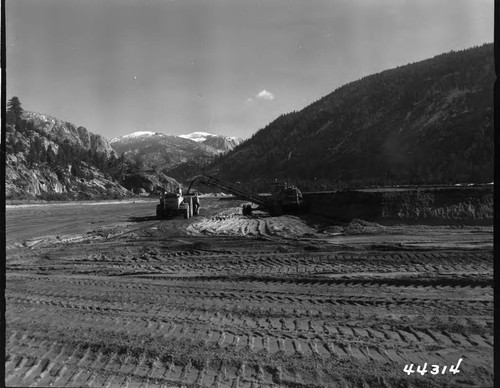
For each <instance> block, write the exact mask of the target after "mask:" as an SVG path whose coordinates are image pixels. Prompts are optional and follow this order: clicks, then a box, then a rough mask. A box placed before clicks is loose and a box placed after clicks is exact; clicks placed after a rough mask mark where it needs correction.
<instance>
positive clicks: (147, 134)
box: [110, 131, 157, 143]
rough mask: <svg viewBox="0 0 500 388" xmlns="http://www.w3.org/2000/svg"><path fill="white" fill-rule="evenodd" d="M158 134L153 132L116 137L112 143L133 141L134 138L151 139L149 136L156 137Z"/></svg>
mask: <svg viewBox="0 0 500 388" xmlns="http://www.w3.org/2000/svg"><path fill="white" fill-rule="evenodd" d="M156 134H157V133H156V132H151V131H137V132H134V133H130V134H128V135H124V136H120V137H115V138H113V139H111V140H110V143H114V142H115V141H119V140H125V139H133V138H137V137H149V136H154V135H156Z"/></svg>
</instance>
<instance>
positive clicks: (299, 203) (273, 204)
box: [188, 174, 304, 216]
mask: <svg viewBox="0 0 500 388" xmlns="http://www.w3.org/2000/svg"><path fill="white" fill-rule="evenodd" d="M195 182H199V183H202V184H204V185H206V186H211V187H218V188H220V189H222V190H223V191H224V192H227V193H230V194H233V195H234V196H236V197H237V198H241V199H245V200H247V201H249V202H251V203H253V204H256V205H258V206H259V207H260V208H261V209H264V210H266V211H268V212H269V213H271V214H272V215H277V216H279V215H281V214H283V213H293V212H298V211H300V210H302V208H303V205H304V199H303V196H302V193H301V192H300V190H299V189H298V188H297V187H295V186H288V185H287V184H283V183H279V182H277V181H275V182H274V183H273V184H272V188H273V189H272V192H271V195H270V196H265V195H259V194H255V193H250V192H248V191H245V190H242V189H240V188H237V187H234V186H232V185H229V184H228V183H226V182H223V181H221V180H220V179H217V178H215V177H213V176H209V175H205V174H203V175H200V176H197V177H196V178H194V179H193V180H192V181H191V184H190V185H189V189H188V193H189V192H190V190H191V187H192V186H193V184H194V183H195ZM252 210H253V208H252V205H251V204H245V205H243V214H244V215H250V214H251V213H252Z"/></svg>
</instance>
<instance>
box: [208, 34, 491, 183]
mask: <svg viewBox="0 0 500 388" xmlns="http://www.w3.org/2000/svg"><path fill="white" fill-rule="evenodd" d="M494 79H495V74H494V57H493V45H492V44H486V45H483V46H481V47H475V48H471V49H468V50H464V51H460V52H450V53H446V54H442V55H439V56H436V57H434V58H432V59H428V60H425V61H421V62H418V63H413V64H409V65H406V66H402V67H398V68H396V69H392V70H387V71H384V72H382V73H379V74H375V75H371V76H368V77H365V78H363V79H361V80H358V81H355V82H352V83H349V84H346V85H344V86H342V87H340V88H338V89H337V90H335V91H334V92H333V93H331V94H329V95H327V96H325V97H323V98H321V99H320V100H318V101H316V102H314V103H313V104H311V105H309V106H308V107H306V108H305V109H303V110H301V111H300V112H292V113H289V114H285V115H282V116H280V117H278V118H277V119H276V120H275V121H273V122H272V123H270V124H269V125H267V126H266V127H265V128H263V129H261V130H259V131H258V132H256V133H255V134H254V135H253V137H252V138H251V139H249V140H248V141H246V142H244V143H242V144H240V145H239V146H237V147H236V148H235V149H234V150H233V151H231V152H229V153H228V154H227V155H226V156H224V157H222V158H220V159H218V160H217V161H216V162H215V163H213V164H212V165H211V166H210V168H209V169H208V170H209V171H210V172H211V173H213V174H218V176H219V177H220V178H222V179H224V180H227V181H233V182H234V181H240V182H242V183H244V184H248V185H250V186H252V188H254V189H258V190H263V189H265V187H266V185H267V182H269V181H270V180H272V179H274V178H279V179H288V180H290V181H292V182H293V183H295V184H298V185H300V187H302V188H304V189H306V190H307V189H309V190H313V189H327V188H328V189H330V188H332V189H335V188H345V187H354V186H368V185H393V184H453V183H457V182H477V183H481V182H489V181H492V180H493V82H494Z"/></svg>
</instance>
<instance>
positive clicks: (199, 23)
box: [6, 0, 494, 139]
mask: <svg viewBox="0 0 500 388" xmlns="http://www.w3.org/2000/svg"><path fill="white" fill-rule="evenodd" d="M493 10H494V1H493V0H105V1H103V0H6V44H7V47H6V55H7V56H6V58H7V67H6V70H7V82H6V89H7V99H10V98H11V97H12V96H17V97H19V99H20V101H21V103H22V106H23V108H24V109H25V110H29V111H35V112H39V113H44V114H48V115H51V116H54V117H57V118H59V119H61V120H65V121H69V122H71V123H73V124H75V125H76V126H84V127H85V128H87V129H88V130H89V131H91V132H94V133H98V134H100V135H103V136H104V137H106V138H107V139H111V138H113V137H117V136H122V135H126V134H129V133H132V132H135V131H154V132H163V133H167V134H172V135H180V134H186V133H191V132H195V131H205V132H210V133H215V134H222V135H226V136H238V137H242V138H248V137H250V136H251V135H252V134H253V133H255V132H256V131H258V130H259V129H261V128H263V127H265V126H266V125H267V124H269V123H270V122H272V121H273V120H274V119H276V118H277V117H278V116H280V115H281V114H284V113H288V112H291V111H298V110H301V109H302V108H304V107H306V106H307V105H309V104H310V103H312V102H314V101H316V100H318V99H319V98H321V97H323V96H325V95H327V94H329V93H331V92H333V91H334V90H335V89H337V88H338V87H340V86H342V85H344V84H346V83H348V82H352V81H355V80H358V79H360V78H362V77H364V76H367V75H370V74H374V73H377V72H380V71H383V70H387V69H391V68H394V67H397V66H401V65H405V64H408V63H412V62H416V61H420V60H423V59H427V58H430V57H433V56H435V55H438V54H441V53H444V52H448V51H451V50H462V49H465V48H470V47H473V46H476V45H481V44H483V43H490V42H493V25H494V22H493Z"/></svg>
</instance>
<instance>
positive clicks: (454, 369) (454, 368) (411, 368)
mask: <svg viewBox="0 0 500 388" xmlns="http://www.w3.org/2000/svg"><path fill="white" fill-rule="evenodd" d="M461 362H462V359H461V358H460V359H459V360H458V362H457V364H456V365H450V367H449V368H448V366H447V365H445V366H443V367H441V366H439V365H431V366H430V369H429V370H427V363H425V364H424V365H423V366H421V365H417V368H416V369H415V364H406V365H405V367H404V368H403V372H405V373H407V374H408V376H410V375H411V374H412V373H415V372H416V373H420V374H421V375H422V376H423V375H425V374H426V373H427V372H429V373H430V374H431V375H437V374H439V373H441V374H442V375H444V374H445V373H446V371H448V373H453V374H457V373H459V372H460V370H459V369H458V367H459V366H460V363H461Z"/></svg>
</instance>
